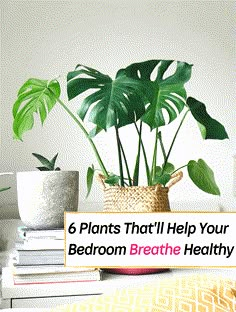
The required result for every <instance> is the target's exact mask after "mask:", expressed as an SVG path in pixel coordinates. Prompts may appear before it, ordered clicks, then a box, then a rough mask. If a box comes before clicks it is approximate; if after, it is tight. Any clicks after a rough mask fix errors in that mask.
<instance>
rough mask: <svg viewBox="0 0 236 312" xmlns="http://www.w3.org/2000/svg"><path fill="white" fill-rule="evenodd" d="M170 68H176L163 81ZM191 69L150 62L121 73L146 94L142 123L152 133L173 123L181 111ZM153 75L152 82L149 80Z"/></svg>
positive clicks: (171, 63) (161, 61)
mask: <svg viewBox="0 0 236 312" xmlns="http://www.w3.org/2000/svg"><path fill="white" fill-rule="evenodd" d="M173 64H174V65H175V71H174V73H173V74H172V75H169V76H168V77H164V75H165V74H167V70H168V68H169V67H170V65H173ZM191 68H192V65H190V64H188V63H184V62H174V61H173V60H150V61H146V62H141V63H135V64H131V65H130V66H128V67H127V68H125V69H124V72H125V75H126V76H127V77H129V78H133V79H134V80H137V81H139V82H141V83H142V88H141V90H144V92H145V95H146V104H148V106H147V109H146V112H145V114H144V115H143V116H142V118H141V120H142V121H144V122H145V123H146V124H148V125H149V126H150V128H151V129H154V128H157V127H160V126H163V125H165V124H167V123H170V122H172V121H173V120H175V118H176V117H177V114H178V113H180V112H181V111H182V110H183V108H184V106H185V100H186V97H187V96H186V91H185V88H184V84H185V83H186V82H187V81H188V80H189V79H190V77H191ZM155 72H156V73H155ZM153 74H155V78H152V76H153ZM174 107H175V108H174ZM164 111H165V113H167V115H168V118H169V119H168V120H165V118H164V114H163V112H164Z"/></svg>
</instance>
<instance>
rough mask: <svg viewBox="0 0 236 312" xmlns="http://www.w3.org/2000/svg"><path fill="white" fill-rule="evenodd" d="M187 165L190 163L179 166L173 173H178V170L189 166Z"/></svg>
mask: <svg viewBox="0 0 236 312" xmlns="http://www.w3.org/2000/svg"><path fill="white" fill-rule="evenodd" d="M187 166H188V165H184V166H181V167H179V168H178V169H175V171H173V172H172V173H171V174H174V173H176V172H177V171H179V170H180V169H182V168H185V167H187Z"/></svg>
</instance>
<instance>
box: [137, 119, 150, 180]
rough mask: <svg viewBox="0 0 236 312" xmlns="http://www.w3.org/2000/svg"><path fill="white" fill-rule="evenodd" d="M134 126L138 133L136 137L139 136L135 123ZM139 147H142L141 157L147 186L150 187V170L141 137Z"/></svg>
mask: <svg viewBox="0 0 236 312" xmlns="http://www.w3.org/2000/svg"><path fill="white" fill-rule="evenodd" d="M134 125H135V128H136V130H137V132H138V135H139V136H140V133H139V129H138V126H137V125H136V123H134ZM140 137H141V136H140ZM141 147H142V151H143V157H144V162H145V168H146V176H147V184H148V185H150V183H151V181H150V169H149V165H148V161H147V154H146V151H145V147H144V144H143V140H142V137H141Z"/></svg>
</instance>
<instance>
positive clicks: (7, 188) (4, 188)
mask: <svg viewBox="0 0 236 312" xmlns="http://www.w3.org/2000/svg"><path fill="white" fill-rule="evenodd" d="M10 188H11V187H3V188H1V189H0V192H3V191H7V190H9V189H10Z"/></svg>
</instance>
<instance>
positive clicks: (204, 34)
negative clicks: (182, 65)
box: [0, 0, 236, 218]
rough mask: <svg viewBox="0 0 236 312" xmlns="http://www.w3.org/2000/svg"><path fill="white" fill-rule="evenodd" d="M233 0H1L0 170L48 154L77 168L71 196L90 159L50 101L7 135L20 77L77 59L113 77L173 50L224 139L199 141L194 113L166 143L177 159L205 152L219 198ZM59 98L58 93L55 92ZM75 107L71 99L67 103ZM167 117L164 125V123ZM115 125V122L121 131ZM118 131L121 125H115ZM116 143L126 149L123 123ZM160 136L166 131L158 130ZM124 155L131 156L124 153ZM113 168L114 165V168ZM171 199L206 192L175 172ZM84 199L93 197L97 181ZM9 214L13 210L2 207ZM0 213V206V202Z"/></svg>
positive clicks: (4, 198)
mask: <svg viewBox="0 0 236 312" xmlns="http://www.w3.org/2000/svg"><path fill="white" fill-rule="evenodd" d="M233 4H234V2H231V1H174V2H170V1H151V0H150V1H148V0H143V1H120V0H113V1H108V0H103V1H97V0H90V1H88V0H81V1H74V2H73V1H60V0H57V1H9V2H7V3H5V4H2V5H1V48H2V54H1V108H0V109H1V111H0V130H1V159H0V171H14V172H16V171H22V170H33V169H34V168H35V166H36V165H37V162H36V160H35V159H33V158H32V156H31V153H32V152H37V153H41V154H43V155H45V156H48V157H52V156H53V155H54V154H55V153H56V152H59V162H58V164H59V165H60V166H61V167H62V168H64V169H76V170H79V171H80V199H81V201H83V200H84V199H85V194H86V186H85V175H86V170H87V166H89V165H90V164H91V163H96V161H95V157H94V156H93V154H92V151H91V148H90V146H89V145H88V143H87V142H86V140H85V138H84V136H83V134H82V133H81V132H80V131H79V129H78V128H77V126H76V125H75V124H74V123H73V121H72V120H71V119H70V117H68V116H67V115H66V113H65V112H64V111H63V110H62V109H61V108H60V107H59V106H56V107H55V108H54V110H53V111H52V112H51V113H50V115H49V117H48V119H47V121H46V123H45V126H44V127H43V128H41V126H40V124H39V120H38V118H37V117H36V124H37V125H36V127H35V128H34V130H33V131H30V132H28V133H27V134H26V135H25V136H24V142H16V141H13V139H12V130H11V127H12V115H11V110H12V105H13V103H14V100H15V99H16V94H17V90H18V89H19V87H20V86H21V85H22V84H23V82H24V81H25V80H26V79H28V78H30V77H39V78H44V79H53V78H55V77H58V76H59V75H60V76H61V80H60V81H62V82H63V88H64V89H63V94H64V95H65V74H66V73H67V72H68V71H69V70H72V69H74V67H75V65H76V64H78V63H82V64H85V65H89V66H91V67H94V68H96V69H99V70H100V71H102V72H104V73H107V74H109V75H112V76H114V75H115V73H116V71H117V69H119V68H121V67H124V66H127V65H129V64H130V63H133V62H137V61H144V60H147V59H154V58H157V59H158V58H163V59H176V60H182V61H186V62H189V63H192V64H194V67H193V74H192V79H191V82H190V83H188V85H187V88H188V91H189V92H188V93H189V95H192V96H194V97H196V98H198V99H199V100H201V101H203V102H205V103H206V104H207V107H208V111H209V112H210V113H211V115H212V116H213V117H215V118H216V119H218V120H219V121H221V122H222V123H223V124H224V125H225V127H226V129H227V131H228V134H229V136H230V138H231V139H230V141H229V140H225V141H223V142H221V141H215V142H212V141H204V142H203V141H202V139H201V137H200V135H199V131H198V129H197V126H196V124H195V122H193V121H192V120H191V118H189V119H188V122H187V124H186V126H184V127H183V129H182V130H181V135H180V137H179V139H178V142H177V145H176V147H175V149H174V156H173V157H172V159H171V160H172V161H173V162H175V163H176V164H177V165H182V164H185V163H186V162H187V161H188V160H189V159H198V158H203V159H205V160H206V161H207V162H208V163H209V164H210V165H211V167H212V168H213V169H214V171H215V175H216V179H217V181H218V184H219V186H220V188H221V192H222V195H223V197H227V196H231V195H232V189H233V157H232V156H233V154H234V153H236V148H235V146H236V136H235V103H234V100H235V91H234V87H235V85H234V82H235V79H234V76H233V73H234V70H233V69H234V66H235V62H234V57H235V50H234V38H233V27H234V19H233V18H234V7H233ZM64 98H65V100H66V96H64ZM69 105H70V107H71V109H72V110H73V111H76V108H77V106H78V103H76V101H73V102H72V103H70V104H69ZM176 126H177V123H174V124H173V128H175V127H176ZM122 132H123V131H122ZM123 134H124V133H123ZM124 135H125V138H124V144H125V145H126V146H129V148H130V150H132V149H134V148H136V147H135V145H134V143H135V142H133V140H132V137H131V134H127V132H125V134H124ZM164 135H165V137H166V139H167V142H168V143H169V142H170V138H171V137H172V135H170V134H169V131H168V133H166V132H165V133H164ZM111 136H112V133H110V132H109V133H108V136H101V137H100V138H98V139H97V143H98V146H99V150H100V152H101V154H102V155H103V156H104V160H105V162H106V163H107V167H108V168H109V169H110V170H113V171H114V169H113V168H114V164H115V161H116V157H117V155H116V149H115V146H114V145H113V144H112V143H111V141H110V138H111ZM129 157H131V156H130V155H129ZM115 169H116V168H115ZM6 184H10V185H11V186H12V189H11V190H10V191H8V192H5V193H1V194H0V205H2V206H3V205H9V204H14V203H16V186H15V179H14V178H12V177H7V178H5V179H4V180H3V179H2V180H1V184H0V186H2V185H6ZM170 198H171V201H179V200H186V199H187V200H195V199H197V200H201V199H209V198H212V196H210V195H206V194H204V193H203V192H201V191H200V190H198V189H197V188H196V187H195V186H193V185H192V183H191V181H190V180H189V178H188V177H187V175H186V174H185V179H184V181H182V182H181V183H179V185H176V186H175V187H174V188H173V190H172V191H171V194H170ZM88 200H89V201H102V191H101V189H100V187H99V185H98V184H97V185H96V186H95V187H94V189H93V191H92V194H91V196H90V197H89V199H88ZM11 213H13V214H14V213H17V211H13V212H12V211H11ZM0 218H1V210H0Z"/></svg>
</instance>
